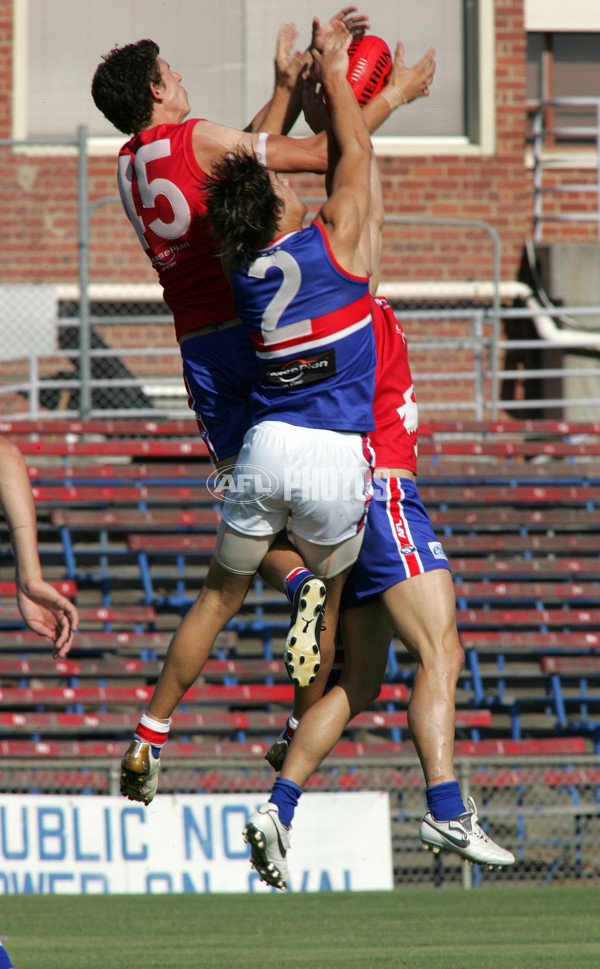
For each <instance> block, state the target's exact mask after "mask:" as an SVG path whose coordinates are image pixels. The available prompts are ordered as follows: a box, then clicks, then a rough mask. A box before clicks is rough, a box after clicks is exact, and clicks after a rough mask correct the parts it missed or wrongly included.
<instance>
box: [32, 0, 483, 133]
mask: <svg viewBox="0 0 600 969" xmlns="http://www.w3.org/2000/svg"><path fill="white" fill-rule="evenodd" d="M324 6H325V9H324V10H323V12H322V16H323V17H324V16H325V14H326V13H327V12H328V10H327V7H326V5H324ZM333 6H334V8H335V4H333ZM365 8H366V9H367V11H368V14H369V17H370V21H371V30H372V33H374V34H378V35H380V36H382V37H384V38H385V39H386V40H387V41H388V43H389V45H390V48H391V49H392V53H393V51H394V48H395V44H396V41H397V40H402V41H403V43H404V45H405V59H406V63H407V64H413V63H414V62H416V61H417V60H419V59H420V57H421V56H422V55H423V54H424V53H425V51H426V50H427V49H428V48H429V47H434V48H435V51H436V61H437V74H436V79H435V85H434V88H433V90H432V95H431V97H430V98H429V99H423V100H420V101H419V102H418V103H416V104H413V105H409V106H408V107H407V108H403V109H401V110H398V111H397V112H395V113H394V114H393V115H392V117H391V118H390V119H389V120H388V121H387V122H386V124H385V125H384V126H383V127H382V128H381V129H380V131H379V132H378V134H379V135H381V136H387V137H388V138H393V139H400V138H406V139H410V140H411V141H412V140H414V139H419V140H420V139H454V140H456V141H457V142H459V143H460V142H461V141H462V142H464V143H465V144H468V143H469V142H473V143H477V141H478V140H479V136H480V128H481V110H482V107H481V104H480V101H481V98H480V85H479V62H480V60H482V55H481V53H480V44H481V31H480V27H479V23H480V18H481V12H482V9H483V8H485V9H486V10H487V11H488V13H487V17H488V20H489V21H490V22H491V19H492V16H491V14H490V13H489V11H490V10H493V0H422V2H421V3H419V4H413V5H411V7H410V8H406V9H405V8H404V7H403V6H402V5H400V6H398V5H397V4H391V3H390V2H389V0H370V2H369V3H367V4H366V5H365ZM13 9H14V11H15V37H16V38H17V40H16V41H15V44H18V48H19V49H18V50H15V58H14V64H15V66H14V72H15V75H14V82H15V97H14V107H15V112H14V119H15V120H14V131H15V135H16V136H17V137H23V138H45V137H49V138H60V137H67V138H72V137H74V135H75V133H76V131H77V128H78V126H79V125H82V124H85V125H87V127H88V131H89V133H90V135H91V136H93V137H98V138H103V137H106V138H109V137H113V138H114V137H116V133H115V131H114V129H113V128H112V126H111V125H110V124H109V122H107V121H106V120H105V119H104V118H103V117H102V116H101V115H100V113H99V112H98V110H97V109H96V107H95V105H94V104H93V101H92V99H91V95H90V82H91V78H92V75H93V73H94V70H95V68H96V65H97V64H98V63H99V61H100V58H101V55H102V54H103V53H106V52H108V51H109V50H111V48H113V47H115V46H121V45H123V44H125V43H129V42H132V41H136V40H139V39H140V38H143V37H151V38H152V39H153V40H155V41H156V42H157V43H158V44H159V46H160V49H161V54H162V55H163V56H164V57H165V59H166V60H167V61H169V63H170V64H171V66H172V67H174V68H175V69H176V70H177V71H178V72H179V73H181V74H182V76H183V84H184V86H185V87H186V89H187V90H188V93H189V96H190V103H191V105H192V116H200V117H208V118H214V119H218V120H219V121H222V122H224V123H226V124H229V125H232V126H235V127H244V126H245V125H246V124H247V123H248V121H249V120H250V119H251V118H252V117H253V115H254V114H255V113H256V111H257V110H258V109H259V108H260V107H261V105H262V104H263V103H264V102H265V101H266V100H267V98H268V97H269V95H270V92H271V87H272V78H273V53H274V49H275V38H276V35H277V31H278V29H279V27H280V26H281V24H282V23H284V22H286V21H293V22H294V23H296V24H297V25H298V27H299V37H298V46H299V47H305V46H306V45H307V44H308V41H309V37H310V25H311V20H312V16H313V14H314V11H315V4H314V0H227V2H226V3H221V4H216V5H215V4H214V3H213V2H212V0H196V2H194V3H189V2H188V0H170V2H169V3H168V4H167V3H165V2H164V0H144V3H143V4H140V3H139V0H103V2H102V3H85V2H83V3H82V2H81V0H19V2H18V3H15V5H14V8H13ZM489 33H490V39H489V42H490V43H491V41H492V38H491V35H492V34H493V30H492V28H491V27H490V31H489ZM492 51H493V48H492ZM489 59H490V53H489V50H488V51H486V54H485V62H486V63H487V62H488V61H489ZM489 100H490V101H492V107H491V108H490V110H493V99H492V98H491V97H490V99H489ZM306 130H307V129H306V127H305V126H304V124H303V122H301V121H300V122H299V123H298V124H297V125H296V127H295V128H294V131H293V133H294V134H303V133H305V132H306ZM118 137H121V136H118Z"/></svg>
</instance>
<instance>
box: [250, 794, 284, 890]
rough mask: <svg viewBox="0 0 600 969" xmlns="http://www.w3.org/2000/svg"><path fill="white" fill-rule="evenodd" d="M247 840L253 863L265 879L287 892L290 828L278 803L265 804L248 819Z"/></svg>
mask: <svg viewBox="0 0 600 969" xmlns="http://www.w3.org/2000/svg"><path fill="white" fill-rule="evenodd" d="M244 841H246V842H247V843H248V844H249V845H250V864H251V865H252V867H253V868H254V869H255V871H257V872H258V874H259V875H260V877H261V880H262V881H263V882H266V883H267V885H273V886H274V887H275V888H279V889H280V890H281V891H282V892H284V891H285V890H286V888H287V880H288V871H287V857H286V856H287V853H288V848H289V846H290V829H289V828H286V827H285V826H284V825H283V824H282V823H281V821H280V820H279V812H278V810H277V806H276V805H275V804H271V802H269V803H268V804H261V806H260V807H259V808H258V810H257V811H255V812H254V814H251V815H250V817H249V818H248V823H247V824H246V827H245V828H244Z"/></svg>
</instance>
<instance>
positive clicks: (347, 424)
mask: <svg viewBox="0 0 600 969" xmlns="http://www.w3.org/2000/svg"><path fill="white" fill-rule="evenodd" d="M232 286H233V296H234V302H235V308H236V311H237V313H238V314H239V316H240V317H241V319H242V320H243V321H244V323H245V325H246V327H247V329H248V332H249V333H250V337H251V339H252V343H253V344H254V349H255V351H256V354H257V356H258V359H259V361H260V363H261V373H262V377H261V379H260V380H259V383H258V384H257V385H256V386H255V388H254V391H253V395H252V405H253V423H255V424H256V423H259V422H260V421H264V420H279V421H285V422H286V423H289V424H298V425H301V426H303V427H320V428H328V429H330V430H340V431H369V430H372V428H373V426H374V423H373V407H372V401H373V390H374V375H375V341H374V336H373V327H372V324H371V309H370V297H369V281H368V278H367V277H366V276H364V277H362V276H353V275H351V274H350V273H348V272H346V271H345V270H344V269H342V267H341V266H340V265H339V264H338V262H337V261H336V259H335V257H334V256H333V253H332V252H331V249H330V247H329V243H328V240H327V235H326V233H325V230H324V229H323V227H322V226H321V225H319V224H318V223H316V222H313V224H312V225H311V226H310V227H309V228H307V229H303V230H302V231H299V232H292V233H290V234H288V235H286V236H282V237H280V238H279V239H277V240H276V241H275V242H274V243H273V244H272V245H270V246H268V247H267V248H266V249H262V250H261V251H260V253H259V255H258V256H257V258H256V259H255V260H254V262H252V263H250V264H248V265H246V266H244V267H242V268H241V269H236V270H234V271H233V273H232Z"/></svg>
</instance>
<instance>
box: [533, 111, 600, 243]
mask: <svg viewBox="0 0 600 969" xmlns="http://www.w3.org/2000/svg"><path fill="white" fill-rule="evenodd" d="M555 109H558V110H559V111H562V112H565V113H567V114H568V113H571V112H572V113H573V114H576V113H578V112H581V111H582V110H583V111H588V112H589V113H590V116H593V118H594V121H593V122H592V123H591V124H583V125H582V124H579V125H577V124H563V125H560V126H556V125H555V124H554V122H553V118H554V112H555ZM548 121H549V123H548ZM569 142H571V143H581V142H584V143H588V144H589V149H590V150H588V151H587V153H582V151H581V148H580V146H579V147H578V148H574V147H568V143H569ZM532 149H533V235H534V241H535V242H540V241H541V240H542V235H543V227H544V223H545V222H590V223H594V224H595V225H596V235H597V236H598V238H599V239H600V98H555V99H553V100H550V101H542V102H541V103H540V104H539V105H538V106H537V107H536V109H535V111H534V113H533V121H532ZM549 149H551V150H549ZM590 164H592V165H593V166H594V169H595V181H590V182H569V181H562V180H557V179H553V180H552V182H550V183H549V182H548V180H547V176H548V175H549V174H550V173H552V172H554V173H556V171H557V170H558V169H560V168H563V169H565V168H567V169H577V168H578V167H579V166H583V167H588V166H589V165H590ZM557 194H558V195H571V196H575V195H581V194H595V196H596V202H595V210H592V211H588V212H582V211H580V210H576V209H575V208H572V209H571V210H569V208H568V205H567V204H562V205H561V207H560V212H548V211H547V209H545V206H544V203H545V198H546V197H547V196H548V195H557Z"/></svg>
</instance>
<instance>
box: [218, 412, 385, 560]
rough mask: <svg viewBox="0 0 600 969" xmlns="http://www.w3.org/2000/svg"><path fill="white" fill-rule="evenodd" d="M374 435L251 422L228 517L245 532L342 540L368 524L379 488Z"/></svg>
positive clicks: (228, 501)
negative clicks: (374, 475) (374, 483)
mask: <svg viewBox="0 0 600 969" xmlns="http://www.w3.org/2000/svg"><path fill="white" fill-rule="evenodd" d="M370 458H371V454H370V450H369V445H368V439H367V438H366V437H365V436H364V435H362V434H359V433H350V432H345V431H330V430H323V429H322V428H313V427H299V426H297V425H295V424H285V423H283V422H281V421H264V422H262V423H261V424H256V425H255V426H254V427H251V428H250V429H249V431H248V432H247V433H246V435H245V437H244V444H243V447H242V449H241V451H240V454H239V457H238V461H237V464H236V467H235V470H234V471H233V473H232V475H231V479H230V481H229V487H228V490H227V494H226V497H225V503H224V507H223V520H224V521H225V522H226V523H227V525H228V526H229V527H230V528H234V529H236V530H237V531H239V532H241V533H242V534H244V535H250V536H254V537H261V536H266V535H276V534H277V533H278V532H280V531H281V530H282V528H285V526H286V523H287V521H288V517H290V516H291V530H292V532H293V533H294V535H297V536H299V537H300V538H303V539H305V540H306V541H307V542H311V543H313V544H315V545H336V544H338V543H339V542H344V541H346V540H347V539H349V538H352V537H353V536H354V535H357V534H358V532H360V531H361V529H362V527H363V525H364V521H365V515H366V509H367V505H368V501H369V498H370V494H371V464H370Z"/></svg>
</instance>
